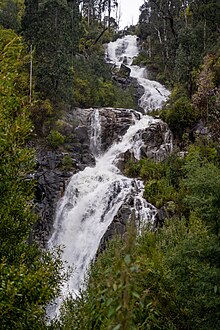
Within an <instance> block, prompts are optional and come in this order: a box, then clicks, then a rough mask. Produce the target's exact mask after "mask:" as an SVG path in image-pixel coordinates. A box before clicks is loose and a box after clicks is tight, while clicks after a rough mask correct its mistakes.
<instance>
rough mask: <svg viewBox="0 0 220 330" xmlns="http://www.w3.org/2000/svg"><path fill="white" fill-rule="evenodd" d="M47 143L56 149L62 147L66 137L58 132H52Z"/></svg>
mask: <svg viewBox="0 0 220 330" xmlns="http://www.w3.org/2000/svg"><path fill="white" fill-rule="evenodd" d="M47 142H48V143H49V145H50V146H51V147H52V148H54V149H56V148H58V147H60V146H61V145H62V144H64V142H65V137H64V136H63V135H62V134H61V133H59V132H58V131H56V130H51V131H50V134H49V135H48V137H47Z"/></svg>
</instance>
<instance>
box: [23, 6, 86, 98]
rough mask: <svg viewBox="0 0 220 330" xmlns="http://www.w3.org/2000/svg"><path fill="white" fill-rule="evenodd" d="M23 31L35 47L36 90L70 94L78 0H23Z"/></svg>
mask: <svg viewBox="0 0 220 330" xmlns="http://www.w3.org/2000/svg"><path fill="white" fill-rule="evenodd" d="M25 5H26V6H25V15H24V17H23V24H22V26H23V33H24V36H25V39H26V40H27V41H28V43H29V44H30V45H33V46H34V49H35V53H34V54H35V56H34V58H35V61H34V75H35V78H36V79H35V82H36V90H37V91H40V92H41V96H42V97H43V98H50V99H51V100H52V101H58V102H60V101H68V100H69V99H70V98H71V89H72V78H73V77H72V73H71V65H72V60H73V56H74V55H75V53H76V51H77V48H78V39H79V20H80V16H79V1H78V0H68V1H67V0H55V1H52V0H47V1H39V0H37V1H35V0H25Z"/></svg>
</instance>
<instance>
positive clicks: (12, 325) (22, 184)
mask: <svg viewBox="0 0 220 330" xmlns="http://www.w3.org/2000/svg"><path fill="white" fill-rule="evenodd" d="M27 60H28V56H27V53H26V51H25V46H24V43H23V40H22V38H21V37H19V36H17V35H16V34H15V33H14V32H13V31H12V30H4V29H0V66H1V72H0V218H1V222H0V244H1V250H0V328H1V329H3V330H9V329H43V328H44V326H45V320H44V316H45V308H46V305H47V304H48V303H49V302H50V300H51V299H53V298H54V297H55V296H56V294H57V293H58V282H59V281H60V275H59V273H58V269H59V261H58V259H56V258H55V259H53V258H52V256H51V255H50V254H49V253H47V252H43V251H41V250H40V249H39V248H38V247H37V245H36V244H35V243H34V242H33V241H32V239H31V232H32V226H33V224H34V223H35V222H36V216H35V215H34V213H33V197H34V196H33V194H34V182H33V180H32V179H31V177H32V176H31V174H32V173H33V171H34V170H33V166H34V163H35V162H34V153H33V150H31V149H30V148H27V146H26V142H27V139H28V137H29V136H30V134H31V132H32V124H31V122H30V120H29V114H28V112H29V110H28V99H27V95H28V89H29V81H28V72H27V71H26V70H25V67H26V63H27Z"/></svg>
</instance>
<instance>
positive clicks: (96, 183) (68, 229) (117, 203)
mask: <svg viewBox="0 0 220 330" xmlns="http://www.w3.org/2000/svg"><path fill="white" fill-rule="evenodd" d="M107 53H108V58H109V60H110V61H111V62H112V61H113V60H114V61H115V63H116V65H119V64H120V63H122V62H123V61H125V57H126V58H127V63H128V62H129V66H130V67H132V59H133V57H134V56H136V55H137V54H138V49H137V45H136V37H134V36H127V37H125V38H123V39H119V40H117V41H116V42H115V43H110V44H109V46H108V50H107ZM141 70H142V69H141ZM137 71H138V69H137V68H136V67H135V69H134V70H133V69H132V72H134V75H137ZM135 72H136V73H135ZM140 79H141V81H142V79H144V78H140ZM147 81H149V80H147ZM142 83H143V86H145V85H147V82H146V81H145V82H142ZM157 84H158V83H155V82H149V85H150V87H149V88H148V91H147V92H146V93H148V94H149V93H151V94H150V96H149V99H150V105H149V106H146V109H148V108H149V107H150V108H151V109H152V108H153V107H159V106H161V105H162V102H164V101H165V99H166V97H167V95H168V94H169V93H168V91H166V90H165V88H164V87H163V86H161V85H160V84H158V85H157ZM154 86H157V87H154ZM157 89H158V90H159V91H160V93H161V95H163V97H162V96H161V95H160V97H159V93H158V91H157ZM149 91H150V92H149ZM165 91H166V92H165ZM157 97H158V98H159V100H157ZM145 98H147V96H145ZM151 100H152V101H151ZM145 101H146V100H145ZM145 101H143V103H144V102H145ZM128 111H129V110H128ZM146 111H147V110H146ZM140 118H141V119H140V120H137V119H135V124H134V125H132V126H130V127H129V129H128V130H127V132H126V133H125V135H124V136H122V137H121V140H120V141H119V142H118V143H115V144H113V145H112V146H111V147H110V148H109V149H108V150H107V151H106V152H105V153H104V154H102V155H101V138H100V137H101V125H100V119H99V111H98V109H96V110H94V112H93V114H92V117H91V134H90V149H91V150H92V152H93V153H94V156H95V157H96V165H95V166H94V167H86V168H85V169H84V170H83V171H81V172H78V173H77V174H75V175H73V176H72V178H71V180H70V182H69V184H68V187H67V189H66V191H65V195H64V196H63V198H62V199H61V200H60V201H59V203H58V206H57V214H56V219H55V223H54V232H53V234H52V237H51V239H50V241H49V243H48V245H49V248H50V249H53V248H54V247H56V246H59V245H61V246H63V254H62V258H63V260H64V261H65V262H67V266H68V265H69V266H73V267H74V271H73V274H72V276H71V277H70V278H69V280H68V282H67V283H66V284H64V287H63V289H62V294H61V297H60V298H59V299H58V300H57V301H56V302H55V307H52V309H51V310H50V311H49V312H48V313H49V314H50V317H51V318H53V317H55V316H56V315H58V314H59V307H60V304H61V302H62V300H63V299H64V298H65V297H66V296H67V295H68V293H69V292H70V293H71V294H72V295H77V293H78V292H79V290H80V289H81V288H82V283H83V279H84V276H85V273H86V270H87V269H88V266H89V264H90V262H91V261H92V260H93V259H94V257H95V255H96V253H97V250H98V247H99V244H100V241H101V239H102V237H103V235H104V233H105V232H106V230H107V228H108V226H109V225H110V224H111V222H112V221H113V219H114V217H115V216H116V214H117V212H118V210H119V209H120V207H121V206H122V205H123V203H124V202H125V201H126V198H128V197H129V195H132V196H133V198H134V206H133V211H134V214H135V216H136V218H137V219H138V220H139V221H140V224H142V225H143V223H144V221H146V222H149V221H151V222H152V223H153V222H154V218H155V215H156V213H157V210H156V208H155V207H153V206H152V205H150V204H149V203H148V202H147V201H146V200H144V198H143V191H144V186H143V183H142V182H141V181H140V180H136V179H132V178H127V177H125V176H124V175H123V174H122V173H121V172H120V170H119V169H118V167H117V162H118V159H119V158H120V155H121V154H123V153H125V152H126V151H127V150H131V151H132V152H133V154H134V156H135V157H136V158H137V159H138V158H139V157H140V148H141V146H142V144H143V142H142V141H141V138H140V132H141V131H143V130H144V129H146V127H149V125H151V124H152V123H155V122H157V121H158V120H157V119H154V118H152V117H150V116H148V115H144V116H142V115H140Z"/></svg>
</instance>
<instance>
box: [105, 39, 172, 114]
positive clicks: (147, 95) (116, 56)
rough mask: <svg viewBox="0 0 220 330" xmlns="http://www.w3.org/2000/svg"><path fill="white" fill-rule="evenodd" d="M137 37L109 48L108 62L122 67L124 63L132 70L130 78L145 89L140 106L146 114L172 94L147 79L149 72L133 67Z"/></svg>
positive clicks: (159, 105) (110, 44)
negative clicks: (134, 79)
mask: <svg viewBox="0 0 220 330" xmlns="http://www.w3.org/2000/svg"><path fill="white" fill-rule="evenodd" d="M138 53H139V51H138V46H137V36H132V35H128V36H125V37H124V38H122V39H118V40H116V41H115V42H110V43H109V44H108V46H107V54H106V58H107V60H108V61H109V62H110V63H112V64H115V65H116V67H120V65H121V64H122V63H124V64H125V65H126V66H127V67H129V68H130V69H131V74H130V76H131V77H133V78H136V79H137V80H138V83H139V84H140V85H141V86H143V87H144V94H143V95H142V97H141V98H140V100H139V105H140V107H142V108H143V109H144V111H145V113H147V112H149V111H152V110H155V109H159V108H161V107H162V105H163V104H164V102H165V101H166V100H167V98H168V97H169V95H170V92H169V91H168V90H167V89H166V88H165V87H164V86H163V85H161V84H160V83H158V82H157V81H153V80H149V79H147V71H146V69H145V68H141V67H139V66H137V65H132V61H133V59H134V57H136V56H137V55H138Z"/></svg>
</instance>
